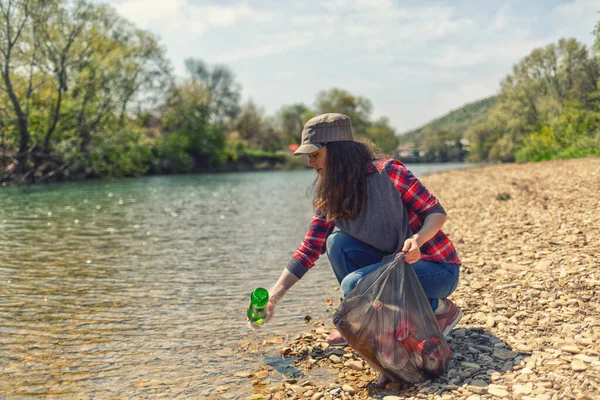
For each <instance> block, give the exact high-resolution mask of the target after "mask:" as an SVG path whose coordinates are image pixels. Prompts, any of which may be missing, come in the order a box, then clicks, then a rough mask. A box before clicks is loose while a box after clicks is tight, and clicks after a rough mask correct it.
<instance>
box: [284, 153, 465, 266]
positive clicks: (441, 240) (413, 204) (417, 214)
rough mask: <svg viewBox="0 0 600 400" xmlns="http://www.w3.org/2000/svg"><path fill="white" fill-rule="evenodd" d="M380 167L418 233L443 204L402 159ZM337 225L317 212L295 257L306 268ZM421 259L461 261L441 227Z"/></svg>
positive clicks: (385, 163) (449, 262) (384, 162)
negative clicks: (438, 206)
mask: <svg viewBox="0 0 600 400" xmlns="http://www.w3.org/2000/svg"><path fill="white" fill-rule="evenodd" d="M376 168H377V170H379V171H381V170H383V169H385V171H386V172H387V173H388V175H389V177H390V179H391V180H392V182H393V183H394V186H396V189H398V191H399V193H400V195H401V196H402V203H403V204H404V206H405V207H406V211H407V213H408V223H409V225H410V229H411V230H412V231H413V232H418V231H419V230H420V229H421V227H422V226H423V221H424V220H425V217H426V216H427V214H428V211H429V210H431V209H432V208H434V207H436V206H437V205H438V204H439V203H438V200H437V199H436V198H435V196H434V195H433V194H431V193H429V191H428V190H427V189H426V188H425V186H423V185H422V184H421V182H420V181H419V180H418V179H417V178H416V177H415V176H414V175H413V173H412V172H410V171H409V170H408V169H407V168H406V167H405V166H404V164H402V163H401V162H400V161H398V160H393V159H385V160H380V161H378V162H377V167H376ZM374 169H375V167H374V166H372V165H371V166H370V168H369V171H374ZM334 228H335V222H334V221H327V220H326V219H325V218H324V217H323V216H320V215H319V214H315V215H314V216H313V219H312V221H311V223H310V226H309V228H308V233H307V234H306V236H305V237H304V241H303V242H302V243H301V244H300V246H299V247H298V249H296V251H295V252H294V254H293V256H292V257H293V258H294V259H295V260H297V261H298V262H300V263H301V264H302V265H304V266H305V267H306V268H312V267H313V265H314V264H315V261H317V259H318V258H319V256H320V255H321V254H323V253H324V252H325V249H326V241H327V237H328V236H329V235H330V234H331V232H332V231H333V229H334ZM421 260H426V261H432V262H439V263H448V264H461V261H460V259H459V258H458V256H457V254H456V250H455V249H454V245H453V244H452V242H451V241H450V239H449V238H448V236H446V235H445V234H444V232H442V231H441V230H440V231H438V233H436V234H435V236H434V237H433V238H431V239H430V240H429V241H428V242H426V243H423V245H422V246H421Z"/></svg>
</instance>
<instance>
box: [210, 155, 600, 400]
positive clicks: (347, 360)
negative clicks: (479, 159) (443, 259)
mask: <svg viewBox="0 0 600 400" xmlns="http://www.w3.org/2000/svg"><path fill="white" fill-rule="evenodd" d="M422 181H423V183H424V184H425V185H426V187H427V188H428V189H430V191H432V192H433V193H434V194H435V195H436V196H437V197H438V198H439V199H440V201H441V203H442V205H443V206H444V208H445V209H446V212H447V213H448V220H447V222H446V225H445V226H444V231H445V232H446V233H447V234H448V236H449V237H450V238H451V239H452V240H453V242H454V243H455V245H456V247H457V250H458V252H459V256H460V258H461V259H462V261H463V266H462V269H461V277H460V282H459V286H458V288H457V290H456V291H455V292H454V294H453V295H452V297H451V298H452V299H453V301H454V302H455V303H456V304H457V305H458V306H459V307H461V308H462V310H463V312H464V316H463V319H462V320H461V322H460V323H459V324H458V326H457V327H456V328H455V329H454V330H453V332H452V333H451V334H450V336H449V337H448V338H447V340H448V343H449V345H450V348H451V350H452V353H453V354H452V359H451V362H450V366H449V369H448V371H447V373H446V374H445V375H443V376H441V377H439V378H437V379H435V380H433V381H431V380H430V381H426V382H423V383H421V384H417V385H412V386H407V385H402V384H399V383H389V384H387V385H386V386H385V387H378V386H377V385H376V382H375V379H376V376H377V375H378V373H377V372H376V371H374V370H373V369H372V368H371V367H370V366H369V365H368V364H367V363H366V362H364V361H363V360H362V359H361V358H360V357H359V356H358V355H357V354H356V353H354V352H353V351H352V349H351V348H350V347H345V348H344V347H342V348H339V347H337V348H332V347H329V346H328V345H327V343H326V341H325V337H326V336H327V335H328V334H329V333H330V332H331V331H332V330H333V329H334V326H333V323H332V321H331V320H327V321H308V322H307V325H306V332H305V333H303V334H300V335H297V336H295V337H290V338H286V339H284V340H283V341H281V342H280V343H279V342H278V339H277V338H274V339H273V340H272V341H271V342H269V341H266V342H269V343H266V344H274V343H275V344H278V346H279V353H280V355H281V357H283V358H285V359H286V360H287V361H289V362H291V363H292V364H293V366H294V368H297V370H299V371H301V372H302V376H301V377H293V376H292V377H290V376H285V375H284V374H281V373H280V372H278V371H276V370H275V369H273V368H272V367H270V366H269V365H265V366H264V367H263V368H260V369H259V370H257V371H252V372H251V373H249V374H248V379H249V380H251V381H252V382H253V392H252V393H249V394H248V396H247V398H248V399H253V400H260V399H311V400H320V399H384V400H398V399H435V400H439V399H442V400H452V399H467V400H480V399H523V400H530V399H536V400H558V399H575V400H594V399H599V398H600V299H599V292H600V289H599V288H600V258H599V255H600V158H598V157H591V158H583V159H575V160H557V161H549V162H540V163H532V164H501V165H492V166H485V167H477V168H471V169H467V170H457V171H449V172H443V173H437V174H434V175H429V176H426V177H425V178H424V179H422ZM336 301H337V300H336ZM240 350H243V349H240ZM323 376H326V377H327V379H323ZM223 395H225V397H226V394H225V393H223ZM209 396H210V397H211V398H221V397H220V394H219V390H218V388H217V390H215V391H213V392H211V394H210V395H209Z"/></svg>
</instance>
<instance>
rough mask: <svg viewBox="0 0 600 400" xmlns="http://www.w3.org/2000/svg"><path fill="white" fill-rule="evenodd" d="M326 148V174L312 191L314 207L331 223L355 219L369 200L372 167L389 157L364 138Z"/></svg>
mask: <svg viewBox="0 0 600 400" xmlns="http://www.w3.org/2000/svg"><path fill="white" fill-rule="evenodd" d="M326 146H327V156H326V157H327V158H326V161H325V173H324V174H323V176H318V177H317V178H316V179H315V181H314V182H313V184H312V185H311V187H310V188H309V189H313V190H314V193H315V195H314V199H313V205H314V207H315V208H316V209H317V210H319V212H320V213H321V214H322V215H324V216H325V217H326V218H327V220H330V221H331V220H336V219H354V218H356V217H357V216H358V214H359V213H360V211H361V210H362V207H363V204H364V203H365V201H366V199H367V173H368V168H369V164H371V163H372V162H373V161H374V160H377V159H380V158H384V157H385V154H383V153H382V151H381V150H379V149H378V148H377V147H376V146H375V145H373V144H372V143H371V142H370V141H369V140H367V139H362V138H361V139H357V140H355V141H353V142H331V143H328V144H327V145H326Z"/></svg>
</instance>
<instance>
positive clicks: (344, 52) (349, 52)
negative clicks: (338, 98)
mask: <svg viewBox="0 0 600 400" xmlns="http://www.w3.org/2000/svg"><path fill="white" fill-rule="evenodd" d="M98 1H100V0H98ZM102 2H103V3H109V4H110V5H112V6H113V7H114V8H116V9H117V11H118V12H119V14H121V15H122V16H123V17H125V18H126V19H128V20H130V21H132V22H134V23H135V24H136V26H138V27H140V28H143V29H145V30H148V31H150V32H153V33H154V34H156V35H157V36H158V37H159V38H160V42H161V43H162V44H163V45H164V46H165V48H166V53H167V57H168V58H169V59H170V60H171V63H172V65H173V68H174V72H175V74H176V75H177V76H180V77H184V76H185V74H186V71H185V66H184V60H185V59H186V58H191V57H192V58H198V59H201V60H203V61H205V62H207V63H209V64H225V65H227V66H228V67H230V68H231V69H232V70H233V72H234V73H235V75H236V78H237V81H238V82H239V83H240V84H241V85H242V98H243V101H244V102H246V101H248V100H252V101H253V102H255V103H256V104H258V105H261V106H263V107H264V109H265V112H266V113H267V115H273V114H274V113H276V112H277V110H278V109H279V108H280V107H281V106H282V105H286V104H294V103H304V104H306V105H308V106H313V104H314V101H315V98H316V95H317V93H318V92H319V91H321V90H327V89H331V88H334V87H337V88H342V89H345V90H348V91H349V92H350V93H352V94H353V95H360V96H364V97H366V98H368V99H369V100H371V102H372V104H373V117H374V118H377V117H380V116H387V117H388V118H389V120H390V123H391V125H392V126H393V127H394V128H395V129H396V130H397V131H398V133H402V132H405V131H408V130H411V129H414V128H417V127H420V126H422V125H424V124H426V123H427V122H429V121H431V120H432V119H434V118H437V117H440V116H442V115H443V114H445V113H447V112H449V111H451V110H453V109H457V108H459V107H461V106H462V105H464V104H466V103H470V102H472V101H476V100H479V99H481V98H484V97H488V96H490V95H493V94H496V93H497V92H498V89H499V84H500V81H501V80H502V79H503V78H504V77H505V76H506V75H508V74H510V72H511V69H512V66H513V65H514V64H516V63H518V62H519V61H520V60H521V59H522V58H523V57H524V56H526V55H527V54H529V53H530V52H531V50H533V49H534V48H536V47H542V46H546V45H548V44H550V43H554V42H557V41H558V39H560V38H562V37H569V38H570V37H573V38H575V39H577V40H579V41H580V42H582V43H585V44H586V45H588V46H592V45H593V42H594V38H593V35H592V31H593V30H594V27H595V25H596V23H597V22H598V21H600V14H599V13H598V11H600V0H563V1H559V0H518V1H512V0H508V1H507V0H484V1H481V0H476V1H467V0H454V1H452V0H446V1H444V0H440V1H427V0H420V1H412V0H321V1H317V0H301V1H281V0H262V1H259V0H255V1H254V0H252V1H251V0H218V1H216V0H215V1H213V0H108V1H106V0H103V1H102Z"/></svg>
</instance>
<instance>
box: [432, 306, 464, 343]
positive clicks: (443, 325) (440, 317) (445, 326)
mask: <svg viewBox="0 0 600 400" xmlns="http://www.w3.org/2000/svg"><path fill="white" fill-rule="evenodd" d="M445 301H446V309H445V310H444V311H442V312H441V313H439V314H435V318H436V319H437V322H438V325H439V326H440V330H441V331H442V335H444V337H446V336H448V334H449V333H450V332H451V331H452V329H454V327H455V326H456V324H458V322H459V321H460V319H461V318H462V315H463V313H462V310H461V309H460V308H458V307H457V306H456V304H454V303H453V302H452V300H450V299H446V300H445Z"/></svg>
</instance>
